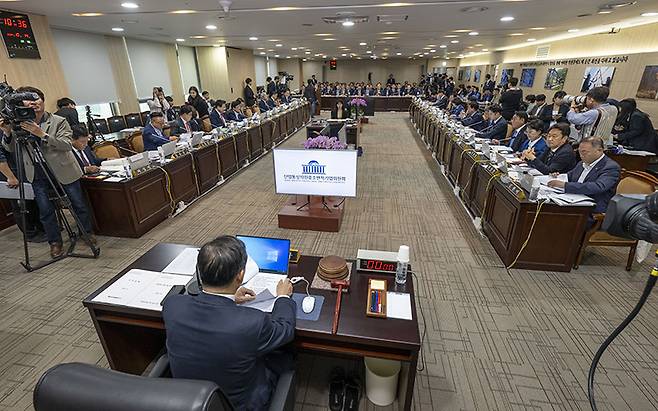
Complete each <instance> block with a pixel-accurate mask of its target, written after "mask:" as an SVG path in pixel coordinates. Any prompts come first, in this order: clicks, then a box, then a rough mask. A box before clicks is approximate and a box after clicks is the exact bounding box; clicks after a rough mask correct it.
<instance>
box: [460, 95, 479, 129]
mask: <svg viewBox="0 0 658 411" xmlns="http://www.w3.org/2000/svg"><path fill="white" fill-rule="evenodd" d="M461 121H462V124H463V125H465V126H466V127H470V128H472V129H473V130H476V131H477V130H482V129H483V128H484V127H483V124H484V117H482V113H480V105H479V104H478V103H475V102H473V101H471V102H470V103H468V106H467V107H466V115H465V116H464V118H462V120H461Z"/></svg>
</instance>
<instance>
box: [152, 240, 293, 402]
mask: <svg viewBox="0 0 658 411" xmlns="http://www.w3.org/2000/svg"><path fill="white" fill-rule="evenodd" d="M246 264H247V251H246V248H245V245H244V243H242V241H240V240H238V239H237V238H235V237H232V236H222V237H219V238H217V239H215V240H213V241H211V242H209V243H207V244H205V245H204V246H203V247H202V248H201V250H200V251H199V256H198V259H197V273H198V275H199V278H200V282H201V284H202V285H203V290H202V291H201V292H200V293H199V295H197V296H191V295H183V294H177V295H172V296H170V297H168V298H167V299H166V300H165V301H164V304H163V308H162V318H163V320H164V324H165V330H166V332H167V353H168V355H169V361H170V364H171V372H172V375H173V377H174V378H187V379H197V380H208V381H213V382H215V383H217V385H219V387H220V388H221V389H222V391H223V392H224V393H225V394H226V395H227V397H228V398H229V400H230V402H231V404H232V405H233V408H234V409H236V410H244V409H249V410H263V409H267V404H268V403H269V401H270V396H271V394H272V392H273V390H274V388H275V387H276V383H277V379H278V376H279V375H280V374H281V373H282V372H284V371H287V370H289V369H292V367H293V366H294V363H293V360H292V356H286V353H284V352H283V351H282V350H279V349H281V348H284V346H285V345H286V344H288V343H290V342H292V340H293V339H294V337H295V324H296V317H295V313H296V304H295V302H294V300H292V299H291V298H290V296H291V295H292V284H291V283H290V281H288V280H287V279H286V280H281V281H280V282H279V284H278V285H277V288H276V293H277V299H276V302H275V303H274V309H273V310H272V313H271V314H268V313H264V312H262V311H259V310H256V309H253V308H247V307H241V306H240V304H242V303H244V302H247V301H250V300H253V299H254V292H253V291H251V290H248V289H246V288H244V287H241V284H242V281H243V278H244V272H245V266H246Z"/></svg>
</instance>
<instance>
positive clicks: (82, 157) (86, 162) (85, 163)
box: [78, 150, 90, 166]
mask: <svg viewBox="0 0 658 411" xmlns="http://www.w3.org/2000/svg"><path fill="white" fill-rule="evenodd" d="M78 155H79V156H80V159H81V160H82V163H83V164H84V165H85V166H88V165H90V164H89V160H87V156H86V155H85V153H84V152H83V151H82V150H80V151H78Z"/></svg>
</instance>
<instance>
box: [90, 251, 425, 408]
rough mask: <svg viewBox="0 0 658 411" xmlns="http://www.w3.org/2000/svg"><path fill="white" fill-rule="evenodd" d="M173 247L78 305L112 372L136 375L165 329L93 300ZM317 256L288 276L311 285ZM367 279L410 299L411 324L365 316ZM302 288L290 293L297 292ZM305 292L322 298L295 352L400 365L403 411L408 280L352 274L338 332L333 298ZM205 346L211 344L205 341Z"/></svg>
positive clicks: (407, 401) (410, 338) (412, 351)
mask: <svg viewBox="0 0 658 411" xmlns="http://www.w3.org/2000/svg"><path fill="white" fill-rule="evenodd" d="M187 247H191V246H185V245H178V244H164V243H163V244H158V245H156V246H154V247H153V248H152V249H150V250H149V251H148V252H146V254H144V255H143V256H141V257H140V258H138V259H137V260H136V261H135V262H133V263H132V264H131V265H129V266H128V267H126V268H125V269H124V270H123V271H121V272H120V273H119V274H118V275H116V276H115V277H114V278H112V279H111V280H110V281H108V282H107V283H105V284H104V285H103V286H102V287H100V288H99V289H98V290H96V291H95V292H94V293H92V294H91V295H90V296H88V297H87V298H86V299H85V300H84V301H83V305H84V306H85V307H87V309H88V310H89V314H90V315H91V319H92V321H93V323H94V327H95V328H96V332H97V333H98V337H99V339H100V342H101V344H102V346H103V350H104V351H105V355H106V356H107V359H108V362H109V364H110V367H111V368H112V369H114V370H118V371H123V372H127V373H131V374H142V373H143V372H144V370H145V369H146V368H147V366H148V365H149V364H150V363H151V362H152V361H153V360H154V359H155V358H156V356H157V355H158V353H160V352H161V350H162V349H163V348H164V347H165V339H166V336H165V329H164V324H163V322H162V315H161V312H159V311H151V310H144V309H137V308H130V307H123V306H116V305H111V304H105V303H97V302H94V301H93V299H94V298H95V297H96V296H97V295H98V294H99V293H101V292H102V291H103V290H104V289H106V288H107V287H109V286H110V285H111V284H112V283H113V282H114V281H116V280H117V279H118V278H120V277H121V276H122V275H123V274H125V273H126V272H128V271H129V270H131V269H143V270H151V271H161V270H163V269H164V268H165V267H166V266H167V265H168V264H169V263H170V262H171V261H173V259H174V258H176V256H177V255H178V254H179V253H180V252H182V251H183V250H184V249H185V248H187ZM319 260H320V257H312V256H302V258H301V260H300V262H299V263H298V264H290V268H289V277H295V276H304V277H305V278H306V279H307V280H308V281H309V282H311V281H312V280H313V276H314V273H315V270H316V269H317V266H318V261H319ZM368 278H385V279H387V280H388V285H389V290H393V289H395V290H396V291H399V292H405V293H409V294H410V295H411V309H412V316H413V320H411V321H407V320H397V319H381V318H371V317H367V316H366V315H365V312H366V295H367V289H368ZM303 290H304V287H303V285H298V286H297V288H296V289H295V291H297V292H303ZM310 292H311V293H312V294H315V295H323V296H324V297H325V301H324V305H323V306H322V311H321V313H320V318H319V319H318V321H306V320H298V321H297V326H296V331H295V345H296V346H297V348H298V349H299V351H301V352H310V353H316V354H325V355H338V356H347V357H364V356H368V357H377V358H386V359H391V360H398V361H402V362H403V372H402V375H401V378H400V386H399V389H398V394H399V396H400V397H399V398H400V404H403V406H404V410H409V409H411V401H412V397H413V387H414V382H415V378H416V366H417V362H418V353H419V351H420V347H421V341H420V335H419V331H418V317H417V313H416V303H415V295H414V283H413V278H412V276H411V275H410V276H409V277H408V278H407V283H406V285H405V286H404V287H403V288H401V289H397V288H395V279H394V276H393V275H379V274H372V275H371V274H365V273H359V272H353V273H352V275H351V286H350V291H349V293H346V294H344V295H343V298H342V305H341V312H340V321H339V325H338V331H337V333H336V334H335V335H334V334H332V333H331V327H332V321H333V313H334V305H335V301H336V293H335V292H332V291H328V290H326V291H325V290H319V289H314V288H311V289H310ZM209 343H211V342H209Z"/></svg>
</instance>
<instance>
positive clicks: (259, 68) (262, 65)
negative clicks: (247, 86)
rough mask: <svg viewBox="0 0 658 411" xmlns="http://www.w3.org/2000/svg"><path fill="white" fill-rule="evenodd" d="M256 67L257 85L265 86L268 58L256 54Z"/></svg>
mask: <svg viewBox="0 0 658 411" xmlns="http://www.w3.org/2000/svg"><path fill="white" fill-rule="evenodd" d="M254 68H255V70H256V78H255V79H254V81H255V82H256V86H265V79H266V78H267V59H266V58H265V57H262V56H254Z"/></svg>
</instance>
